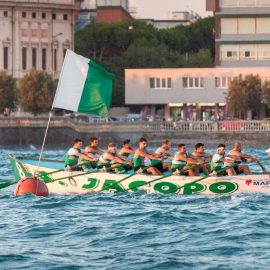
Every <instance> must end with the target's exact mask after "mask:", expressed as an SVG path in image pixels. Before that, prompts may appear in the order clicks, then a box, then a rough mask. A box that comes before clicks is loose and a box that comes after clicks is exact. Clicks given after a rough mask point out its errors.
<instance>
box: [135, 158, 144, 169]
mask: <svg viewBox="0 0 270 270" xmlns="http://www.w3.org/2000/svg"><path fill="white" fill-rule="evenodd" d="M133 166H134V168H138V167H142V166H144V157H141V156H139V157H136V158H133Z"/></svg>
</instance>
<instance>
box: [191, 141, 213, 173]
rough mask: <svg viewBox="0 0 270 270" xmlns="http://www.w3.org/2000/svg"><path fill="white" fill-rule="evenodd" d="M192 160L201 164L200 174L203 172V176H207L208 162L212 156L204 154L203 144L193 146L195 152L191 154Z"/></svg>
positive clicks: (208, 170) (208, 171)
mask: <svg viewBox="0 0 270 270" xmlns="http://www.w3.org/2000/svg"><path fill="white" fill-rule="evenodd" d="M191 156H192V158H194V159H195V160H197V161H198V162H201V163H203V164H201V166H200V168H199V170H200V172H203V173H204V174H205V175H209V173H210V170H211V169H210V164H209V162H210V160H211V158H212V155H210V154H208V153H206V152H205V151H204V144H203V143H197V144H195V151H194V152H192V153H191Z"/></svg>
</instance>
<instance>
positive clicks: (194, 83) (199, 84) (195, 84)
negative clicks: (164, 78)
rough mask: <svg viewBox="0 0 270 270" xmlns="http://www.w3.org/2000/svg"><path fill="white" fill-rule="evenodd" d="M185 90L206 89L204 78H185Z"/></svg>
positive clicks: (183, 79)
mask: <svg viewBox="0 0 270 270" xmlns="http://www.w3.org/2000/svg"><path fill="white" fill-rule="evenodd" d="M182 83H183V88H204V78H202V77H183V78H182Z"/></svg>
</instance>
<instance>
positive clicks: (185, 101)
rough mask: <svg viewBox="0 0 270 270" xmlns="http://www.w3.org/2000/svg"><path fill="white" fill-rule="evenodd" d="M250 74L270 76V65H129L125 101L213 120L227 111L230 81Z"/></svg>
mask: <svg viewBox="0 0 270 270" xmlns="http://www.w3.org/2000/svg"><path fill="white" fill-rule="evenodd" d="M239 74H242V76H245V75H249V74H255V75H257V74H259V75H260V76H261V78H263V79H264V80H270V67H246V68H238V67H234V68H232V67H231V68H228V67H222V68H172V69H170V68H161V69H126V70H125V86H126V92H125V103H126V104H127V105H137V106H138V105H143V106H147V107H149V108H150V110H149V111H150V113H151V115H156V114H157V113H158V111H157V108H161V109H162V114H163V116H164V117H165V119H174V120H175V121H178V120H210V119H213V118H215V119H217V118H221V119H222V118H223V117H224V116H225V115H226V93H227V91H228V87H229V83H230V81H231V80H232V79H233V78H235V77H238V76H239Z"/></svg>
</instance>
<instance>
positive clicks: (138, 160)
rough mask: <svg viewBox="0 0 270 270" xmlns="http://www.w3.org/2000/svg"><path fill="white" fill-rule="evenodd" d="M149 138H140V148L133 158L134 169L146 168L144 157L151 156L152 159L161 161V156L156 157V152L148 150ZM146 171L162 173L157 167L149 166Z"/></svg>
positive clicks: (156, 173)
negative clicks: (152, 152)
mask: <svg viewBox="0 0 270 270" xmlns="http://www.w3.org/2000/svg"><path fill="white" fill-rule="evenodd" d="M146 147H147V140H146V139H145V138H140V140H139V148H138V149H137V150H136V151H135V154H134V158H133V166H134V171H135V172H136V171H138V170H140V169H142V170H143V169H144V168H145V167H146V166H145V164H144V159H145V158H149V159H150V160H159V161H161V160H162V158H161V157H156V156H155V155H154V154H151V153H150V152H148V151H147V149H146ZM146 172H148V173H150V174H152V175H162V173H161V172H160V171H159V170H158V169H157V168H155V167H149V168H147V169H146Z"/></svg>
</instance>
